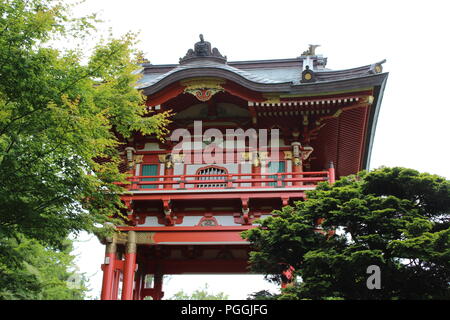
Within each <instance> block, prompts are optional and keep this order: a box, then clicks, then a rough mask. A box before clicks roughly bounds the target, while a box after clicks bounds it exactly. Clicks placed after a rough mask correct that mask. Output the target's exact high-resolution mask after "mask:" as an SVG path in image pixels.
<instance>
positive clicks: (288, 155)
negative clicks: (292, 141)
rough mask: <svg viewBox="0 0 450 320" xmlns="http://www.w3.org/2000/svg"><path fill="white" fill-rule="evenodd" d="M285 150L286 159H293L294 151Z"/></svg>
mask: <svg viewBox="0 0 450 320" xmlns="http://www.w3.org/2000/svg"><path fill="white" fill-rule="evenodd" d="M283 152H284V159H285V160H291V159H292V151H283Z"/></svg>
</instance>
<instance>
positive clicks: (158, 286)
mask: <svg viewBox="0 0 450 320" xmlns="http://www.w3.org/2000/svg"><path fill="white" fill-rule="evenodd" d="M162 285H163V275H162V274H161V273H157V274H155V275H154V285H153V288H154V293H153V300H161V299H162V297H163V296H164V293H163V292H162Z"/></svg>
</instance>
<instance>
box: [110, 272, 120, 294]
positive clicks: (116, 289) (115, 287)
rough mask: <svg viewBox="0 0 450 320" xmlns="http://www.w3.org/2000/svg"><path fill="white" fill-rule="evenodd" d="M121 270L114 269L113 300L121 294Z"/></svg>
mask: <svg viewBox="0 0 450 320" xmlns="http://www.w3.org/2000/svg"><path fill="white" fill-rule="evenodd" d="M120 275H121V271H120V270H117V269H116V270H114V280H113V289H112V297H111V300H117V296H118V295H119V283H120Z"/></svg>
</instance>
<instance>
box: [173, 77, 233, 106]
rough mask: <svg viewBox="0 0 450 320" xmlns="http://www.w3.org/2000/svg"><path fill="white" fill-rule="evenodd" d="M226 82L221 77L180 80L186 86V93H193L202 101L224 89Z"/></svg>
mask: <svg viewBox="0 0 450 320" xmlns="http://www.w3.org/2000/svg"><path fill="white" fill-rule="evenodd" d="M224 83H225V80H221V79H192V80H184V81H181V82H180V84H181V85H182V86H183V87H185V89H184V93H189V94H192V95H193V96H194V97H196V98H197V99H198V100H200V101H202V102H205V101H208V100H210V99H211V98H212V96H213V95H215V94H216V93H218V92H221V91H224V89H223V87H222V84H224Z"/></svg>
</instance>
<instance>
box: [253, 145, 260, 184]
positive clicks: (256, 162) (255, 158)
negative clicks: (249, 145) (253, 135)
mask: <svg viewBox="0 0 450 320" xmlns="http://www.w3.org/2000/svg"><path fill="white" fill-rule="evenodd" d="M251 160H252V173H257V174H258V175H255V176H253V178H254V179H261V178H262V177H261V175H260V173H261V163H260V160H259V158H258V153H256V152H253V153H252V158H251ZM261 185H262V183H261V182H253V183H252V186H253V187H260V186H261Z"/></svg>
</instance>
